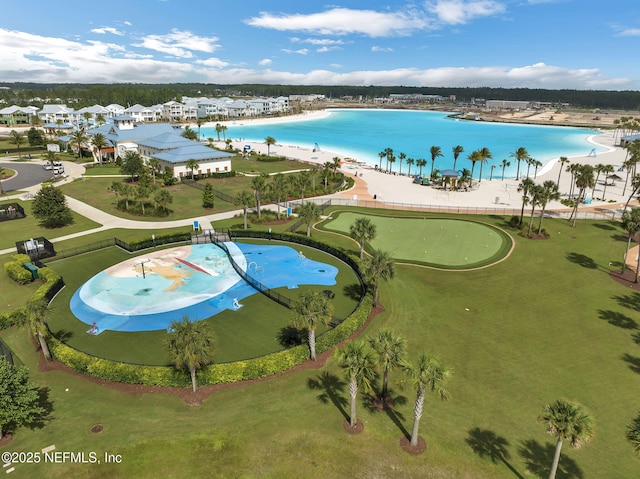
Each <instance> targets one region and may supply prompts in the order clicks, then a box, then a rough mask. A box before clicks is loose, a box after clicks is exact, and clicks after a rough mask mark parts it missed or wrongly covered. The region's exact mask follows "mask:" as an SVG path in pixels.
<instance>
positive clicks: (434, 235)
mask: <svg viewBox="0 0 640 479" xmlns="http://www.w3.org/2000/svg"><path fill="white" fill-rule="evenodd" d="M359 217H365V218H368V219H369V220H370V221H371V222H372V223H373V224H374V225H375V226H376V236H375V238H373V239H372V240H371V241H369V246H370V247H371V248H374V249H382V250H384V251H387V252H388V253H389V255H390V256H391V257H392V258H393V259H394V260H396V261H401V262H409V263H419V264H425V265H429V266H434V267H439V268H445V269H471V268H475V267H479V266H484V265H486V264H490V263H493V262H495V261H497V260H499V259H502V258H503V257H504V255H505V254H506V253H507V252H508V251H509V249H510V247H511V244H512V240H511V238H510V237H509V236H508V235H507V234H505V233H504V232H503V231H501V230H499V229H497V228H495V227H494V226H492V225H488V224H483V223H480V222H477V221H473V220H470V219H461V218H451V217H449V218H443V217H426V216H416V217H413V218H410V217H403V218H397V217H393V216H379V215H368V214H359V213H354V212H347V211H343V212H336V213H332V215H331V219H329V220H328V221H327V222H325V223H323V225H322V227H323V228H326V229H328V230H331V231H338V232H340V233H343V234H346V235H348V234H349V228H350V226H351V225H352V224H354V223H355V220H356V219H357V218H359Z"/></svg>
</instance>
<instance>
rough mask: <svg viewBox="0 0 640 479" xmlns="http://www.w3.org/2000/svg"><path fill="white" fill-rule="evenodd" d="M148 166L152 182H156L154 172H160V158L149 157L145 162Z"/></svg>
mask: <svg viewBox="0 0 640 479" xmlns="http://www.w3.org/2000/svg"><path fill="white" fill-rule="evenodd" d="M147 164H148V165H149V168H150V169H151V175H152V176H153V184H154V185H155V184H156V174H157V173H159V172H160V160H158V159H157V158H151V159H149V161H148V162H147Z"/></svg>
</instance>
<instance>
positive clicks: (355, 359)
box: [335, 341, 376, 427]
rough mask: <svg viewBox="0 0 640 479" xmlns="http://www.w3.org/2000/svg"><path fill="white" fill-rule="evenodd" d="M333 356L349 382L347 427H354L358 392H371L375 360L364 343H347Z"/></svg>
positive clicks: (356, 420) (356, 421)
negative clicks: (349, 409) (349, 405)
mask: <svg viewBox="0 0 640 479" xmlns="http://www.w3.org/2000/svg"><path fill="white" fill-rule="evenodd" d="M335 355H336V359H337V360H338V363H339V364H340V367H341V368H342V369H343V370H344V373H345V376H346V378H347V380H348V381H349V396H350V398H351V401H350V404H351V414H350V415H349V425H350V426H351V427H355V426H356V425H357V424H358V419H357V417H356V397H357V396H358V390H359V389H363V390H364V391H365V392H367V391H369V390H371V381H372V380H373V378H374V377H375V369H374V368H375V364H376V358H375V355H374V353H373V351H371V350H370V349H369V348H368V347H367V344H366V343H365V342H364V341H352V342H350V343H347V344H346V345H345V346H344V347H342V348H340V349H337V350H336V353H335Z"/></svg>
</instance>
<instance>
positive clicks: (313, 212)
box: [298, 201, 320, 236]
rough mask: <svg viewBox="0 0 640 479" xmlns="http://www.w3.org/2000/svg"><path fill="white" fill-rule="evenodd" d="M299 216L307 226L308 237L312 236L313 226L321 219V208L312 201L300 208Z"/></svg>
mask: <svg viewBox="0 0 640 479" xmlns="http://www.w3.org/2000/svg"><path fill="white" fill-rule="evenodd" d="M298 216H299V217H300V219H301V220H302V221H304V222H305V223H306V225H307V236H311V225H312V224H313V222H314V221H318V220H319V219H320V207H319V206H318V205H316V204H315V203H314V202H312V201H307V202H305V203H303V204H302V206H301V207H300V213H298Z"/></svg>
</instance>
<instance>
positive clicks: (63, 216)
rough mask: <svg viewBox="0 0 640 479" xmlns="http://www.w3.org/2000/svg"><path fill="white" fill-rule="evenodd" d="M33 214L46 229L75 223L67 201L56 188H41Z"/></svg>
mask: <svg viewBox="0 0 640 479" xmlns="http://www.w3.org/2000/svg"><path fill="white" fill-rule="evenodd" d="M31 212H32V213H33V216H35V217H36V218H37V219H38V221H40V224H42V226H44V227H46V228H58V227H60V226H65V225H68V224H71V223H73V215H72V214H71V210H70V209H69V207H68V206H67V199H66V198H65V196H64V194H62V192H61V191H60V190H59V189H58V188H56V187H55V186H51V185H49V186H43V187H41V188H40V191H38V192H37V193H36V196H35V198H34V200H33V205H32V207H31Z"/></svg>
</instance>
